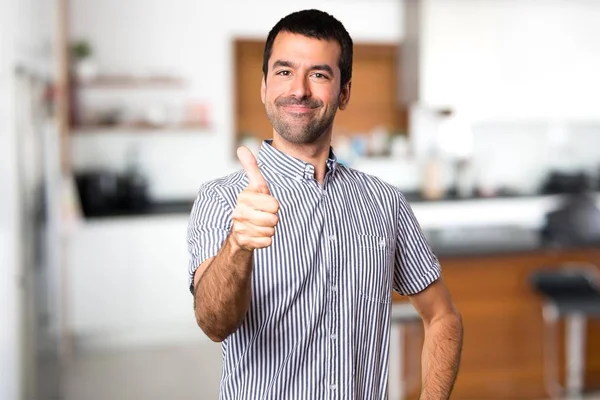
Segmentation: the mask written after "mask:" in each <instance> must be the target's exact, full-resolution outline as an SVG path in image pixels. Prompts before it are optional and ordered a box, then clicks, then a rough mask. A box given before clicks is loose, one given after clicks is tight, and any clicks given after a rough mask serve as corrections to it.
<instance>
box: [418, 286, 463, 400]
mask: <svg viewBox="0 0 600 400" xmlns="http://www.w3.org/2000/svg"><path fill="white" fill-rule="evenodd" d="M409 299H410V301H411V303H412V304H413V306H414V307H415V309H416V310H417V311H418V312H419V314H420V315H421V318H422V319H423V326H424V328H425V343H424V345H423V353H422V356H421V365H422V386H421V396H420V400H446V399H449V398H450V394H451V392H452V388H453V387H454V382H455V381H456V376H457V374H458V368H459V365H460V356H461V350H462V341H463V325H462V319H461V316H460V313H459V312H458V311H457V310H456V308H455V307H454V304H453V302H452V299H451V297H450V293H449V292H448V289H447V287H446V285H445V283H444V281H443V278H442V277H440V278H438V279H437V280H436V281H435V282H433V283H432V284H431V285H429V286H428V287H427V288H426V289H424V290H423V291H421V292H419V293H416V294H414V295H411V296H409Z"/></svg>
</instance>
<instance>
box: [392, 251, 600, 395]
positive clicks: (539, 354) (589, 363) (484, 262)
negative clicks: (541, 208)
mask: <svg viewBox="0 0 600 400" xmlns="http://www.w3.org/2000/svg"><path fill="white" fill-rule="evenodd" d="M440 261H441V262H442V266H443V275H444V279H445V281H446V283H447V284H448V287H449V288H450V290H451V292H452V296H453V298H454V300H455V302H456V305H457V307H458V309H459V310H460V312H461V314H462V316H463V321H464V329H465V333H464V346H463V356H462V364H461V369H460V374H459V378H458V380H457V383H456V386H455V390H454V394H453V396H452V399H481V400H483V399H538V398H544V397H546V393H545V391H544V382H543V377H544V375H543V374H544V364H543V362H544V359H543V346H542V343H543V342H542V338H543V336H542V335H543V321H542V313H541V302H540V299H539V298H538V297H537V296H536V295H535V294H534V293H533V292H532V291H531V289H530V287H529V285H528V276H529V275H530V274H531V273H532V272H533V271H534V270H535V269H537V268H540V267H543V266H553V265H557V264H559V263H561V262H566V261H587V262H591V263H593V264H595V265H599V266H600V249H591V250H585V251H584V250H581V251H575V250H573V251H561V252H536V253H523V254H511V255H502V256H487V257H456V258H442V259H441V260H440ZM395 300H397V301H404V300H405V299H403V298H401V297H400V296H396V297H395ZM561 330H562V329H561ZM412 332H415V331H414V330H413V331H412ZM408 335H409V337H407V338H406V339H407V341H406V342H407V346H408V348H407V349H406V354H407V356H406V359H405V363H407V362H409V356H410V357H412V358H413V359H414V353H415V351H417V352H418V351H420V346H422V343H423V342H422V340H423V339H422V330H417V331H416V333H412V334H411V333H409V334H408ZM587 335H588V336H587V349H586V350H587V351H586V368H587V370H586V380H585V382H586V385H585V387H586V389H589V390H591V389H594V390H598V389H600V320H593V319H590V320H589V323H588V332H587ZM560 336H561V337H560V338H559V344H560V345H561V347H560V348H561V350H562V344H563V343H564V339H563V337H562V336H563V335H562V333H561V335H560ZM417 359H418V357H417ZM410 362H411V363H412V365H413V367H412V369H413V370H412V371H411V375H413V376H414V375H415V372H416V373H417V374H418V373H419V371H418V370H417V371H415V367H414V364H415V363H414V360H413V361H410ZM563 364H564V352H562V351H561V356H560V360H559V365H560V374H561V378H562V376H564V374H563V373H564V370H563ZM418 368H420V366H419V367H418ZM410 398H414V399H416V398H417V393H416V392H415V393H412V395H411V397H410Z"/></svg>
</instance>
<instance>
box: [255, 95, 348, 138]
mask: <svg viewBox="0 0 600 400" xmlns="http://www.w3.org/2000/svg"><path fill="white" fill-rule="evenodd" d="M290 105H301V106H305V107H310V108H311V109H314V110H315V111H314V112H308V113H304V112H303V113H298V114H295V113H289V112H284V111H281V109H280V107H284V106H290ZM322 106H323V102H321V101H320V100H317V99H312V98H308V97H305V98H301V99H298V98H296V97H283V98H278V99H276V100H275V101H274V102H273V103H269V102H266V105H265V108H266V111H267V117H268V118H269V122H271V125H272V126H273V128H274V129H275V131H276V132H277V133H278V134H279V135H280V136H281V137H282V138H283V139H285V140H286V141H288V142H290V143H294V144H309V143H314V142H315V141H317V140H318V139H319V138H320V137H321V136H323V134H325V132H327V131H328V129H329V128H330V127H331V125H332V124H333V120H334V118H335V113H336V110H337V108H338V103H337V102H336V103H334V104H332V107H331V108H330V109H329V111H327V113H326V114H325V115H323V116H319V115H316V114H317V111H316V110H317V109H318V108H320V107H322Z"/></svg>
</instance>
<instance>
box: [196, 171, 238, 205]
mask: <svg viewBox="0 0 600 400" xmlns="http://www.w3.org/2000/svg"><path fill="white" fill-rule="evenodd" d="M247 184H248V180H247V178H246V174H245V173H244V170H238V171H235V172H233V173H231V174H229V175H225V176H223V177H220V178H216V179H212V180H209V181H206V182H204V183H203V184H202V185H201V186H200V189H199V193H198V195H199V197H209V198H219V199H221V200H223V201H225V202H226V203H228V204H235V201H236V198H237V195H238V194H239V193H240V192H241V191H242V190H244V188H245V187H246V185H247Z"/></svg>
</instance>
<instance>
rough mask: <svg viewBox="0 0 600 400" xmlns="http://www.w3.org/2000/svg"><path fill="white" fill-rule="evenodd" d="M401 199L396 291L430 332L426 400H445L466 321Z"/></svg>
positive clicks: (425, 350) (424, 388) (427, 336)
mask: <svg viewBox="0 0 600 400" xmlns="http://www.w3.org/2000/svg"><path fill="white" fill-rule="evenodd" d="M399 199H400V201H399V205H400V208H399V215H398V237H397V241H396V265H395V268H394V290H395V291H397V292H398V293H400V294H402V295H405V296H408V298H409V299H410V300H411V302H412V304H413V306H414V307H415V309H416V310H417V311H418V312H419V314H420V315H421V318H422V319H423V325H424V327H425V343H424V345H423V353H422V357H421V364H422V369H423V373H422V380H423V382H422V389H421V400H445V399H448V398H450V393H451V392H452V388H453V386H454V382H455V380H456V376H457V373H458V367H459V364H460V355H461V350H462V338H463V326H462V320H461V317H460V314H459V312H458V311H457V310H456V308H455V307H454V304H453V302H452V299H451V296H450V293H449V292H448V288H447V287H446V285H445V283H444V280H443V278H442V268H441V266H440V263H439V261H438V259H437V257H436V256H435V254H434V253H433V251H432V249H431V246H430V245H429V243H428V241H427V239H426V237H425V234H424V233H423V230H422V229H421V227H420V225H419V222H418V221H417V219H416V217H415V215H414V213H413V211H412V209H411V207H410V205H409V204H408V202H407V201H406V199H405V198H404V196H402V195H401V196H400V197H399Z"/></svg>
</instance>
